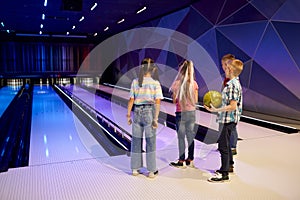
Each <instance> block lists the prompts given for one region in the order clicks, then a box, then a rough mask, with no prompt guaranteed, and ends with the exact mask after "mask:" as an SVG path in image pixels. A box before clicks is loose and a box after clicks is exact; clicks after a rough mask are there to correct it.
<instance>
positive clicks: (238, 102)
mask: <svg viewBox="0 0 300 200" xmlns="http://www.w3.org/2000/svg"><path fill="white" fill-rule="evenodd" d="M242 71H243V62H242V61H240V60H238V59H234V60H232V62H228V64H227V66H226V68H225V76H226V78H228V79H229V81H228V82H227V83H226V85H225V87H224V88H223V91H222V106H221V107H220V108H215V107H214V106H213V105H211V107H208V106H205V105H204V107H205V108H206V109H207V110H208V111H210V112H218V117H217V122H218V123H219V132H220V137H219V140H218V150H219V152H220V154H221V168H220V169H219V170H217V171H216V174H215V176H213V177H211V178H209V179H208V181H210V182H224V181H229V175H228V172H229V169H230V166H233V164H234V162H233V158H232V152H231V148H230V135H231V132H232V130H233V129H234V128H235V127H236V124H237V123H238V122H239V120H240V117H241V113H242V104H243V97H242V86H241V84H240V81H239V78H238V76H239V75H240V74H241V72H242Z"/></svg>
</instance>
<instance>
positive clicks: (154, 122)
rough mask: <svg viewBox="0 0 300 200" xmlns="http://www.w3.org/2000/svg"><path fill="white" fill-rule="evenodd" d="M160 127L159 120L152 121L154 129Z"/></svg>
mask: <svg viewBox="0 0 300 200" xmlns="http://www.w3.org/2000/svg"><path fill="white" fill-rule="evenodd" d="M157 127H158V123H157V120H153V121H152V128H154V129H156V128H157Z"/></svg>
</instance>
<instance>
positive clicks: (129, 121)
mask: <svg viewBox="0 0 300 200" xmlns="http://www.w3.org/2000/svg"><path fill="white" fill-rule="evenodd" d="M126 117H127V124H128V125H131V124H132V120H131V117H130V116H126Z"/></svg>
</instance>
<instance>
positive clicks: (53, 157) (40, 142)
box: [29, 85, 107, 165]
mask: <svg viewBox="0 0 300 200" xmlns="http://www.w3.org/2000/svg"><path fill="white" fill-rule="evenodd" d="M29 155H30V156H29V159H30V160H29V165H41V164H49V163H57V162H67V161H73V160H80V159H91V158H93V157H102V156H107V153H106V152H105V151H104V150H103V148H102V147H101V146H100V145H99V144H98V142H97V141H96V140H95V139H94V138H93V137H92V136H91V134H90V133H89V132H88V130H87V129H86V128H85V127H84V126H83V125H82V124H81V122H80V121H79V120H78V119H77V117H76V116H74V115H73V113H72V110H70V109H69V108H68V106H67V105H66V104H65V103H64V102H63V101H62V100H61V98H60V97H59V96H58V95H57V94H56V93H55V91H54V90H53V89H52V87H50V86H46V85H41V86H39V85H36V86H34V92H33V110H32V126H31V139H30V154H29Z"/></svg>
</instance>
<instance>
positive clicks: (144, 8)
mask: <svg viewBox="0 0 300 200" xmlns="http://www.w3.org/2000/svg"><path fill="white" fill-rule="evenodd" d="M146 9H147V7H146V6H144V7H143V8H142V9H140V10H138V11H137V12H136V14H139V13H141V12H143V11H144V10H146Z"/></svg>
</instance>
